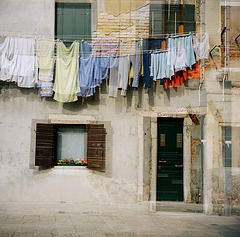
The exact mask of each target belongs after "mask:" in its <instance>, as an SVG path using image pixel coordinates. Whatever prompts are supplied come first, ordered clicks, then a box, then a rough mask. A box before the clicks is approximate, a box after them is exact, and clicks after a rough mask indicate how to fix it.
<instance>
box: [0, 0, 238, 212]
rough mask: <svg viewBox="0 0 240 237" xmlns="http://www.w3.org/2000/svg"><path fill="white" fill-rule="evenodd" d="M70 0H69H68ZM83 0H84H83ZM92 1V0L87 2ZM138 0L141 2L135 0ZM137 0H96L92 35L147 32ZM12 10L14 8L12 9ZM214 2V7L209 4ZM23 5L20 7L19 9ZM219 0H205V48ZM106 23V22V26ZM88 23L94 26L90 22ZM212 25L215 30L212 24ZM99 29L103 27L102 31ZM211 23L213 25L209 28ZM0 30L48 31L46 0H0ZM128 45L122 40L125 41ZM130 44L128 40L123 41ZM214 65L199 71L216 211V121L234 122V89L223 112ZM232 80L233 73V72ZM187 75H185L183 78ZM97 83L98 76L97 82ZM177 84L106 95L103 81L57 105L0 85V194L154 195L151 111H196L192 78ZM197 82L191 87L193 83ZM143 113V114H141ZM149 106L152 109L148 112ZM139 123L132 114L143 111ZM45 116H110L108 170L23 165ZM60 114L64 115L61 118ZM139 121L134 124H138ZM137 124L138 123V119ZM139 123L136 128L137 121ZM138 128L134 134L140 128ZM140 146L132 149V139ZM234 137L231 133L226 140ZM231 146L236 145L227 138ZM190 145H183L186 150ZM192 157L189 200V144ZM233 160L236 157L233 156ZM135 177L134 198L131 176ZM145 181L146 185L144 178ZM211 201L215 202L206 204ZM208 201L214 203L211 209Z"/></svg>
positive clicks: (193, 132)
mask: <svg viewBox="0 0 240 237" xmlns="http://www.w3.org/2000/svg"><path fill="white" fill-rule="evenodd" d="M76 1H77V0H74V1H73V2H76ZM85 2H86V1H85ZM87 2H89V1H87ZM94 2H96V1H94ZM141 2H144V1H141ZM147 2H148V1H146V4H143V5H141V7H137V8H136V9H135V8H134V11H132V12H128V11H127V12H124V13H121V14H120V15H118V16H114V15H112V14H108V13H107V11H105V8H104V7H105V5H104V4H105V3H106V1H97V4H96V7H95V10H94V11H96V12H97V13H98V14H97V19H96V32H94V36H96V37H97V38H99V39H116V38H117V39H118V38H121V39H125V40H126V39H129V38H130V39H136V38H145V37H148V29H149V28H148V27H149V5H148V4H147ZM13 9H17V11H16V10H13ZM216 9H219V12H218V11H216ZM26 11H27V13H28V14H26ZM220 18H221V17H220V1H218V0H211V1H206V29H207V30H208V32H209V36H210V44H211V47H212V46H214V45H215V44H219V43H220V36H219V35H220V31H221V27H220V23H219V22H220ZM106 25H107V27H106ZM94 28H95V27H94ZM215 28H216V29H215ZM106 29H107V30H106ZM213 29H214V30H213ZM0 33H1V34H4V35H15V36H32V37H33V36H36V37H37V38H52V37H54V0H51V1H48V0H31V1H26V0H21V1H20V0H17V1H13V0H10V1H9V0H8V1H7V0H2V1H0ZM129 45H130V44H128V47H129ZM130 46H131V45H130ZM217 74H218V72H216V70H214V69H207V70H206V80H205V82H204V83H205V87H206V88H207V110H206V111H205V112H207V113H206V114H207V116H206V121H207V123H206V130H207V134H206V140H207V145H206V151H207V156H206V158H205V163H204V169H205V173H204V181H205V187H204V191H205V192H204V198H205V199H204V200H205V201H206V208H205V211H206V212H208V213H213V211H215V212H216V211H217V208H218V206H217V203H218V200H219V199H224V187H225V182H224V178H225V176H224V171H225V170H224V167H223V151H222V127H221V126H222V125H221V123H224V122H225V119H226V118H228V117H230V116H231V119H232V121H233V122H234V123H235V124H236V126H238V125H239V124H240V117H239V106H240V100H239V98H240V91H239V86H237V85H236V84H235V87H234V88H233V89H232V93H233V94H232V103H231V106H232V113H231V114H227V115H226V113H225V112H226V111H225V104H224V102H223V99H222V92H223V90H222V86H223V85H222V84H221V83H220V82H219V81H218V80H217V77H216V76H217ZM233 78H234V80H235V81H237V80H238V79H239V74H237V73H236V74H234V75H233ZM189 82H190V81H189ZM104 83H105V82H104ZM190 84H193V85H194V86H193V87H191V86H185V87H184V88H177V89H174V88H170V89H168V90H165V89H164V88H163V87H162V86H160V85H159V82H157V83H155V82H152V87H151V89H150V91H149V93H145V91H144V89H143V87H142V82H140V88H139V90H138V94H137V96H132V95H131V93H130V92H128V95H127V97H122V96H121V95H120V91H119V92H118V97H117V98H116V99H113V98H109V97H108V86H107V85H106V84H103V85H102V86H101V89H100V90H99V91H98V92H97V93H96V94H95V95H94V96H93V97H92V98H88V99H87V100H85V101H83V100H81V99H80V100H79V101H77V102H75V103H71V104H62V103H58V102H56V101H54V100H53V99H51V98H47V99H43V98H39V97H38V94H37V90H35V89H20V88H17V87H16V86H15V85H14V84H5V83H1V84H0V132H1V134H3V135H2V136H0V144H1V149H0V190H1V192H0V201H36V200H37V201H46V202H47V201H59V202H61V201H67V202H90V203H91V202H92V203H106V204H117V203H119V204H120V203H124V204H128V203H135V202H136V201H137V199H141V200H149V199H150V200H154V197H153V196H154V195H155V193H154V192H152V190H150V186H151V185H154V181H153V179H152V177H151V175H155V173H154V171H153V170H151V169H150V167H151V165H150V164H151V162H152V157H151V156H153V154H155V153H154V152H155V151H156V137H155V131H154V129H155V128H156V118H157V116H166V113H168V115H169V116H171V115H172V114H174V115H176V114H180V115H181V113H182V111H186V110H187V108H192V109H193V110H194V111H197V112H196V114H198V115H199V114H200V112H201V111H200V110H199V100H198V96H199V94H198V93H199V91H198V90H197V89H196V88H197V86H198V84H199V83H198V80H196V81H194V80H192V81H191V82H190V83H189V85H190ZM196 85H197V86H196ZM148 113H149V114H148ZM152 113H154V116H152ZM143 114H148V115H144V118H143V120H142V121H140V122H139V117H141V116H143ZM52 115H59V116H60V117H61V116H63V115H64V116H66V117H67V116H76V117H78V116H91V117H93V118H94V119H95V120H96V121H103V122H110V128H109V129H110V130H109V131H110V133H109V139H110V144H111V147H110V148H108V149H110V152H109V156H108V159H109V160H108V161H109V164H110V166H109V169H110V172H108V173H107V174H102V173H98V172H93V171H90V170H88V169H85V168H83V169H74V168H69V167H67V168H62V167H61V168H53V169H49V170H42V171H40V170H38V169H37V168H35V169H31V168H29V164H31V162H32V161H31V160H30V159H31V155H30V153H31V149H34V148H33V147H31V143H32V140H31V139H32V137H31V134H32V121H33V120H48V119H49V117H51V116H52ZM66 117H65V118H66ZM141 122H142V124H141ZM143 123H144V126H142V125H143ZM140 125H141V126H142V127H143V128H142V129H141V126H140ZM200 130H201V129H200V126H195V125H190V126H189V130H188V132H190V133H189V134H190V139H191V137H192V138H193V139H196V140H200V139H201V131H200ZM141 132H142V134H141ZM140 138H141V139H142V140H141V142H142V143H144V147H143V148H142V149H141V148H139V144H140V142H139V140H140ZM234 139H235V141H237V139H238V135H237V133H233V138H232V140H233V141H234ZM233 146H234V147H233V152H235V151H236V150H239V144H238V143H237V142H236V143H235V145H234V144H233ZM188 152H190V150H189V151H188ZM195 155H196V156H194V157H195V158H194V159H192V160H191V166H190V173H191V183H190V190H191V201H195V199H194V195H195V191H196V188H200V186H201V179H200V178H201V174H200V173H201V169H200V157H201V154H200V146H199V145H197V146H196V154H195ZM140 156H141V157H142V159H143V160H144V162H143V163H142V164H143V170H141V172H142V176H139V172H140V169H139V157H140ZM233 159H234V164H238V160H237V159H238V158H237V157H236V156H235V155H234V156H233ZM235 168H236V169H235V170H234V172H233V182H232V183H233V196H232V197H233V198H234V201H233V202H234V205H235V206H239V191H238V190H239V182H238V180H239V177H240V176H239V167H235ZM140 178H142V180H141V182H142V183H141V184H142V190H141V192H142V193H141V195H142V196H141V197H139V196H138V194H139V190H138V189H139V188H141V187H139V186H138V185H139V179H140ZM151 182H152V184H151ZM214 205H215V207H213V206H214ZM214 208H215V209H214Z"/></svg>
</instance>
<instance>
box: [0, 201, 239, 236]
mask: <svg viewBox="0 0 240 237" xmlns="http://www.w3.org/2000/svg"><path fill="white" fill-rule="evenodd" d="M165 207H167V206H165ZM166 209H167V208H165V209H164V208H162V210H161V206H160V208H159V211H158V212H155V213H153V212H150V211H149V210H148V209H147V208H146V205H145V206H144V205H135V206H127V205H118V206H114V205H93V204H92V205H90V204H88V205H86V204H80V203H65V202H61V203H57V204H56V203H55V204H53V203H44V204H37V203H11V205H9V203H0V237H7V236H9V237H10V236H11V237H54V236H65V237H70V236H71V237H75V236H84V237H85V236H93V237H95V236H96V237H98V236H99V237H103V236H105V237H115V236H118V237H120V236H121V237H124V236H128V237H131V236H148V237H150V236H151V237H153V236H160V237H161V236H184V237H188V236H189V237H191V236H199V237H200V236H201V237H202V236H204V237H218V236H219V237H220V236H226V237H239V236H240V216H237V215H235V216H230V217H228V216H209V215H205V214H203V213H199V212H184V211H182V210H181V211H179V212H178V210H176V211H171V212H167V211H166Z"/></svg>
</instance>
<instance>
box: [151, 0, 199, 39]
mask: <svg viewBox="0 0 240 237" xmlns="http://www.w3.org/2000/svg"><path fill="white" fill-rule="evenodd" d="M160 5H162V7H160ZM175 5H176V6H177V8H178V9H179V12H178V17H177V21H176V26H177V29H176V33H177V34H178V33H182V32H180V31H181V29H180V26H181V25H183V26H184V24H189V22H188V21H185V19H184V18H185V17H184V13H185V6H186V5H187V6H189V5H192V6H194V7H195V9H194V12H193V14H194V17H193V23H194V28H195V30H196V26H197V22H196V4H184V5H183V6H182V4H171V6H175ZM156 6H158V8H159V9H160V8H161V9H162V12H163V14H162V19H161V21H162V24H163V25H162V33H159V32H153V30H154V28H152V26H153V25H155V24H154V20H152V18H154V17H152V15H154V14H153V13H154V11H157V7H156ZM181 7H183V16H182V15H181V12H180V10H181ZM172 8H174V7H172ZM176 11H177V10H176ZM167 13H168V4H166V3H164V2H160V3H159V2H156V1H153V2H151V3H150V7H149V37H150V38H154V37H155V36H157V35H159V34H169V35H171V34H174V33H175V32H170V33H169V32H167V17H168V14H167ZM184 28H185V26H184ZM195 30H194V31H195ZM184 31H185V30H183V32H184Z"/></svg>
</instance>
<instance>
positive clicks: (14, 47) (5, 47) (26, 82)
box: [0, 37, 37, 88]
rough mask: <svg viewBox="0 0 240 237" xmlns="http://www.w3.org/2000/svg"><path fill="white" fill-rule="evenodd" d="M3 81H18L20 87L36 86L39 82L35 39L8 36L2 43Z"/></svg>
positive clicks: (0, 75)
mask: <svg viewBox="0 0 240 237" xmlns="http://www.w3.org/2000/svg"><path fill="white" fill-rule="evenodd" d="M0 49H1V51H2V55H1V63H0V64H1V73H0V79H1V80H3V81H9V82H16V83H17V85H18V86H19V87H26V88H30V87H34V86H35V84H36V83H37V62H36V56H35V41H34V40H33V39H23V38H12V37H7V38H6V39H5V41H4V43H3V44H1V45H0Z"/></svg>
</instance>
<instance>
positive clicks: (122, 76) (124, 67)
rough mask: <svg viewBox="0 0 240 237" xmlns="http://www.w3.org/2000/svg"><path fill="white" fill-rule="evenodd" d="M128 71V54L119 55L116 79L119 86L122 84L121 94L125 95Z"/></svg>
mask: <svg viewBox="0 0 240 237" xmlns="http://www.w3.org/2000/svg"><path fill="white" fill-rule="evenodd" d="M128 73H129V59H128V56H121V57H119V68H118V80H119V84H120V85H119V86H122V92H121V95H123V96H126V95H127V87H128Z"/></svg>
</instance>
